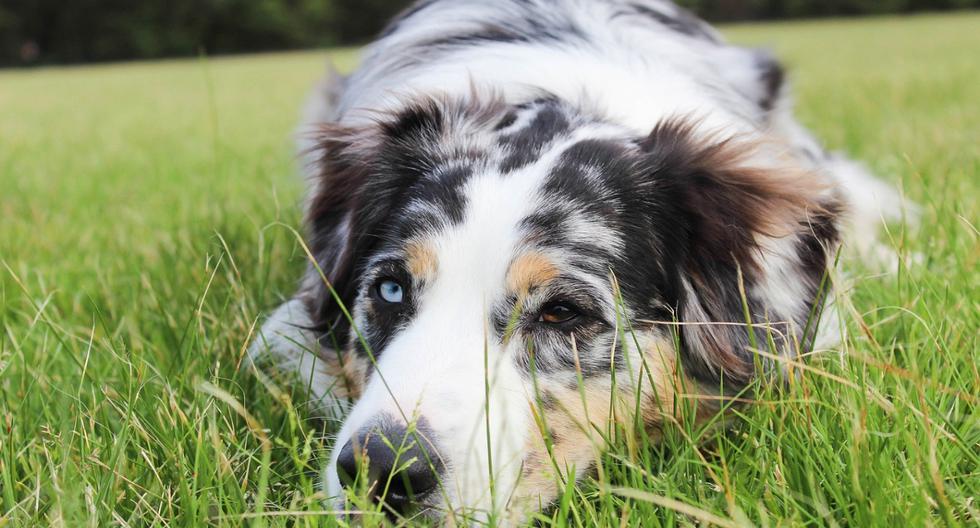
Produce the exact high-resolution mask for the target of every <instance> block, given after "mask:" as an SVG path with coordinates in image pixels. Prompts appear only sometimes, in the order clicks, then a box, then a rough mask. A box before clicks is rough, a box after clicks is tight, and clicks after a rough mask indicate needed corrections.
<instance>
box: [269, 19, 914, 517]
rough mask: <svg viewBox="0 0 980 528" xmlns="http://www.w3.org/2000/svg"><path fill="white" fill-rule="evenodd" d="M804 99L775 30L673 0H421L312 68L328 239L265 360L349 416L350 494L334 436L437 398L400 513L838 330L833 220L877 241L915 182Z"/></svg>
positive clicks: (430, 509) (460, 498) (534, 493)
mask: <svg viewBox="0 0 980 528" xmlns="http://www.w3.org/2000/svg"><path fill="white" fill-rule="evenodd" d="M789 107H790V104H789V102H788V96H787V89H786V86H785V79H784V75H783V69H782V67H781V66H780V65H779V63H778V62H776V60H775V59H774V58H773V57H772V56H771V55H770V54H769V53H767V52H765V51H760V50H754V49H744V48H739V47H734V46H730V45H728V44H726V43H725V42H724V41H723V40H722V38H721V37H720V36H719V35H718V34H717V33H716V32H715V31H714V30H713V29H712V28H710V27H709V26H707V25H706V24H704V23H703V22H701V21H700V20H698V19H696V18H695V17H693V16H692V15H691V14H689V13H687V12H686V11H683V10H681V9H679V8H677V7H676V6H674V5H673V4H671V3H669V2H666V1H659V0H530V1H518V0H499V1H495V2H484V1H480V0H428V1H421V2H418V3H417V4H415V5H414V6H413V7H412V8H410V9H408V10H407V11H405V12H404V13H403V14H402V15H401V16H399V17H398V18H397V19H396V20H394V21H393V22H392V23H391V25H390V26H389V28H388V29H387V30H386V31H385V32H384V34H383V35H382V36H381V37H380V38H379V39H378V41H377V42H375V43H374V44H373V45H372V46H371V47H370V48H369V49H368V50H367V51H366V53H365V56H364V60H363V62H362V64H361V66H360V68H359V69H358V70H357V71H356V72H355V73H354V74H353V75H351V76H350V77H348V78H346V79H339V78H336V77H334V78H332V79H330V80H328V81H325V82H324V83H322V84H321V85H320V86H319V87H318V89H317V91H316V93H315V94H314V96H313V98H312V99H311V101H310V102H309V104H308V105H307V109H306V112H305V118H304V120H305V121H304V126H303V131H302V138H303V139H302V140H301V145H300V147H301V152H302V153H303V161H304V167H305V170H306V173H307V176H308V178H309V181H310V191H309V197H308V200H307V204H306V211H307V236H308V243H309V246H310V248H311V250H312V253H313V255H314V256H315V258H316V263H315V264H312V263H311V265H310V267H309V271H308V272H307V274H306V277H305V278H304V280H303V282H302V284H301V286H300V288H299V291H298V292H297V294H296V296H295V297H294V298H293V300H290V301H289V302H287V303H286V304H285V305H283V307H281V308H280V309H279V310H277V311H276V312H275V313H274V314H273V315H272V316H271V317H270V318H269V320H268V322H267V323H266V324H265V326H264V327H263V329H262V332H261V333H260V336H259V339H257V340H256V342H255V343H254V344H253V347H252V357H254V358H265V359H272V360H273V361H274V363H275V364H276V365H278V367H279V368H282V369H286V370H293V371H297V372H298V373H299V376H300V377H301V379H302V380H303V381H304V382H305V383H307V384H309V385H310V386H311V389H312V391H313V393H314V395H315V396H316V399H317V401H322V402H324V405H325V407H326V408H328V409H330V410H331V412H336V413H339V414H343V413H346V418H345V420H344V423H343V427H342V428H341V429H340V432H339V434H338V436H337V440H336V445H335V449H334V455H333V457H332V459H331V461H330V463H329V465H328V467H327V468H326V469H325V473H324V475H325V477H324V478H325V483H326V489H327V491H328V493H329V495H330V496H331V497H332V500H335V501H336V504H337V505H338V507H340V506H342V505H343V502H344V497H345V494H344V489H343V488H344V486H343V485H342V482H345V481H344V480H342V478H341V477H342V476H343V475H339V474H338V470H337V467H336V466H337V464H338V460H339V459H342V458H344V457H345V456H349V455H350V453H351V452H352V451H357V449H359V448H360V447H359V446H364V445H375V444H376V442H373V441H372V440H371V439H370V438H371V437H370V434H371V433H372V432H382V433H383V432H384V431H381V430H380V429H379V428H381V429H384V428H391V427H392V425H391V424H396V425H397V428H399V430H401V431H402V432H404V430H405V428H406V427H408V428H409V429H411V428H412V424H414V423H417V422H418V421H420V420H422V421H424V423H425V428H424V430H425V436H426V438H425V441H424V442H422V444H424V445H425V446H426V448H425V450H424V453H422V455H424V456H425V457H426V458H430V462H432V463H430V464H429V466H430V467H431V468H432V469H433V470H436V471H437V472H438V477H439V482H440V484H439V486H438V487H437V488H436V489H433V490H426V491H425V493H410V497H409V498H408V500H400V501H398V502H397V504H396V503H395V501H394V500H393V499H390V498H385V499H384V500H386V501H390V504H389V506H391V505H394V506H392V507H389V508H388V509H389V511H390V512H391V513H392V514H393V515H396V514H408V513H412V512H415V511H418V512H421V513H423V514H425V515H429V516H433V517H442V516H455V515H457V514H458V513H460V512H463V513H467V514H473V515H475V518H476V519H480V518H484V516H486V515H487V514H488V513H489V512H491V511H495V512H497V513H499V514H502V513H503V512H504V511H507V512H509V513H508V517H505V520H512V521H516V520H520V519H522V518H523V517H524V516H525V515H526V513H527V512H529V511H531V510H532V509H535V508H541V507H544V506H546V505H547V504H549V503H550V502H551V501H552V500H553V499H554V498H555V496H556V494H557V493H558V489H557V485H556V483H557V482H558V478H557V476H558V475H556V472H559V473H563V474H565V475H566V476H567V475H570V476H571V477H572V478H579V477H581V476H583V475H586V474H587V473H588V471H589V469H590V468H591V467H592V465H593V463H594V461H595V460H596V457H597V456H598V454H599V453H600V452H601V450H602V440H601V435H596V434H595V431H603V430H606V429H607V428H608V427H611V426H613V425H614V424H615V423H632V422H631V421H638V422H640V423H642V424H643V425H644V426H645V429H646V431H648V434H652V435H655V434H656V431H657V430H659V428H661V427H662V426H663V424H664V422H665V420H666V419H667V417H671V418H673V417H675V416H678V415H680V414H681V413H680V412H679V407H680V405H679V404H678V403H677V401H676V398H675V397H676V396H677V395H678V394H680V393H702V394H705V395H710V396H713V397H714V398H708V399H706V401H718V400H719V399H718V398H717V396H719V395H720V396H727V395H732V394H734V393H736V392H737V391H739V389H741V388H743V387H745V386H746V385H747V384H749V383H750V382H752V381H753V380H754V379H756V378H757V377H758V376H760V375H767V374H776V373H778V372H780V370H781V367H782V365H781V363H782V362H781V361H780V359H779V358H781V357H792V356H796V355H799V354H801V353H805V352H807V351H809V350H812V349H813V348H814V347H826V346H830V345H832V344H833V343H832V338H829V337H828V336H832V335H833V334H834V333H837V329H836V328H835V326H836V325H834V324H833V323H832V319H833V318H834V310H833V306H832V305H830V304H829V303H828V302H827V300H826V299H827V288H828V283H827V272H828V265H829V263H830V262H831V261H832V260H831V259H832V256H833V255H834V254H835V252H836V251H837V248H838V245H839V244H840V242H841V238H842V233H845V232H856V233H859V234H860V235H861V236H860V239H858V240H857V241H856V242H857V243H858V244H871V242H870V241H871V236H870V235H869V230H873V227H874V226H875V225H876V223H877V222H880V219H881V218H882V217H886V218H892V217H895V215H897V213H898V205H899V201H898V199H897V197H896V194H895V193H894V192H893V191H892V190H891V189H890V188H888V187H887V186H885V185H883V184H881V183H879V182H878V181H877V180H875V179H873V178H872V177H871V176H870V175H868V174H867V173H866V172H865V171H863V170H862V169H861V168H860V167H859V166H857V165H856V164H854V163H853V162H851V161H848V160H846V159H844V158H842V157H839V156H837V155H833V154H829V153H827V152H825V151H824V150H823V149H822V148H821V147H820V146H819V144H818V143H817V142H816V141H815V140H814V139H813V138H812V137H811V136H810V134H809V133H808V132H807V131H806V130H804V129H803V128H802V127H801V126H800V125H799V124H797V123H796V121H795V120H794V119H793V117H792V115H791V113H790V110H789ZM878 204H882V205H878ZM847 211H850V218H852V219H853V220H854V225H856V226H857V228H855V229H852V230H849V229H848V228H846V227H845V222H844V218H845V212H847ZM392 283H394V284H395V285H397V286H398V288H397V291H399V292H400V293H399V297H398V299H399V300H398V302H394V303H392V302H390V301H389V300H388V299H387V298H386V297H385V296H384V294H383V293H382V290H381V289H380V288H382V287H384V285H385V284H388V285H389V286H390V284H392ZM566 309H570V312H566V311H565V310H566ZM568 313H572V314H573V315H574V317H572V318H571V319H569V320H560V319H564V316H566V315H568ZM555 314H557V315H555ZM348 316H350V318H349V317H348ZM818 321H822V323H821V324H818ZM828 321H831V322H830V323H829V324H828ZM828 326H829V327H830V330H829V331H827V330H826V328H827V327H828ZM822 328H823V329H825V330H824V331H821V329H822ZM624 329H627V330H628V331H624ZM637 398H639V400H640V401H638V402H637ZM344 402H350V403H352V404H353V405H352V406H349V405H348V404H347V403H344ZM348 407H350V408H349V409H348ZM716 407H717V406H716V405H709V404H704V403H702V404H701V405H700V406H699V408H698V409H697V412H696V414H695V416H697V417H700V419H703V418H705V417H708V416H711V414H712V413H713V412H714V411H715V409H716ZM348 410H349V412H348ZM379 424H383V427H382V426H381V425H379ZM543 424H544V425H543ZM399 434H402V433H399ZM488 438H489V441H488V440H487V439H488ZM348 445H349V446H351V447H350V448H348V449H347V451H346V452H347V455H345V454H344V449H342V448H344V447H345V446H348ZM413 452H414V453H416V454H418V453H419V452H418V451H413ZM364 454H365V453H361V454H360V456H358V460H360V459H361V458H362V456H363V455H364ZM366 454H367V455H368V456H373V455H372V454H371V453H370V452H367V453H366ZM419 456H421V455H419ZM416 458H418V457H416ZM552 459H553V460H554V461H555V463H551V460H552ZM340 462H341V465H344V464H345V461H343V460H341V461H340ZM347 462H349V461H347ZM366 463H367V464H368V466H369V467H371V468H374V466H372V465H371V464H370V462H366ZM413 466H414V463H413ZM491 471H492V473H493V477H494V478H493V480H494V482H495V486H494V487H493V489H491V488H490V485H489V482H490V474H491ZM341 473H342V472H341ZM370 476H371V477H372V478H374V479H375V480H380V481H382V483H381V484H377V486H378V487H377V488H376V491H375V493H376V494H377V495H378V496H379V499H378V500H382V499H381V496H382V495H384V492H383V491H381V489H382V488H384V484H383V481H384V480H385V478H386V475H385V474H381V475H380V476H379V475H378V474H377V473H376V472H374V473H370ZM348 477H350V475H348ZM368 484H369V485H372V484H374V483H373V482H369V483H368ZM402 499H404V497H402Z"/></svg>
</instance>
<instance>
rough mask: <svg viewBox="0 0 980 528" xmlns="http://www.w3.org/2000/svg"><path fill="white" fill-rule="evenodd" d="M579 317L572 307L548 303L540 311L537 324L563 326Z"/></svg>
mask: <svg viewBox="0 0 980 528" xmlns="http://www.w3.org/2000/svg"><path fill="white" fill-rule="evenodd" d="M578 316H579V312H578V310H576V309H575V307H574V306H571V305H569V304H565V303H550V304H548V305H546V306H545V307H544V308H542V309H541V313H540V314H539V315H538V322H540V323H547V324H553V325H557V324H564V323H567V322H569V321H572V320H574V319H575V318H576V317H578Z"/></svg>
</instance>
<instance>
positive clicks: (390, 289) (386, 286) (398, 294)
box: [378, 279, 405, 304]
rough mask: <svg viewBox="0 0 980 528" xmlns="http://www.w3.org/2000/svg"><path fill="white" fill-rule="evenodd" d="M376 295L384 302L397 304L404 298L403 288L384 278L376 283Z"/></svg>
mask: <svg viewBox="0 0 980 528" xmlns="http://www.w3.org/2000/svg"><path fill="white" fill-rule="evenodd" d="M378 297H381V300H383V301H384V302H388V303H392V304H399V303H401V302H402V300H403V299H404V298H405V290H404V289H403V288H402V285H401V284H398V283H397V282H395V281H393V280H391V279H386V280H383V281H381V282H379V283H378Z"/></svg>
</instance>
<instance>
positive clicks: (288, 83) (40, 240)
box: [0, 13, 980, 527]
mask: <svg viewBox="0 0 980 528" xmlns="http://www.w3.org/2000/svg"><path fill="white" fill-rule="evenodd" d="M978 27H980V15H978V14H976V13H966V14H964V13H961V14H955V15H948V16H924V17H915V18H905V19H898V18H894V19H891V18H883V19H864V20H860V21H823V22H802V23H792V24H773V25H743V26H737V27H731V28H727V33H728V34H729V35H730V36H731V37H732V38H733V39H734V40H736V41H739V42H744V43H751V44H757V45H768V46H771V47H773V48H775V49H776V50H777V51H778V52H779V54H780V55H781V56H783V57H784V58H785V59H786V60H787V62H788V64H789V65H790V67H791V71H792V75H793V78H794V79H795V81H796V83H795V84H796V88H797V93H798V100H799V107H800V109H799V113H800V116H801V118H802V120H803V121H804V122H805V123H806V124H807V125H809V126H811V127H812V128H813V129H814V130H815V131H816V133H817V134H818V135H819V136H820V137H821V138H822V139H824V140H825V141H826V143H827V144H828V145H830V146H831V147H833V148H835V149H841V150H845V151H847V152H849V153H851V154H852V155H854V156H856V157H857V158H859V159H862V160H866V161H867V162H868V163H869V164H870V165H871V166H872V167H873V168H874V170H875V171H876V172H877V173H879V174H882V175H884V176H885V177H887V178H888V179H889V180H891V181H893V182H895V183H896V184H897V185H900V186H901V187H902V188H903V189H904V190H905V192H906V193H907V194H908V195H909V196H910V197H912V198H913V199H914V200H916V201H918V202H919V203H920V204H922V206H923V218H922V222H921V224H922V225H921V228H919V229H917V230H913V231H906V230H903V229H900V228H896V229H893V230H892V231H891V232H890V235H889V237H888V238H889V239H890V241H891V243H892V244H893V245H894V246H896V247H898V248H900V251H902V252H908V251H914V252H918V253H921V254H922V255H923V256H924V259H923V261H922V262H921V263H920V264H918V265H915V266H913V267H912V268H911V269H905V268H903V269H901V270H900V272H899V274H898V275H897V276H882V275H880V274H878V273H876V272H874V271H873V270H865V269H862V268H861V267H860V266H857V267H850V268H849V277H850V279H851V281H850V282H852V283H853V285H852V286H848V287H846V288H845V292H844V294H843V296H842V302H843V303H844V304H845V305H846V306H847V307H848V311H847V317H846V325H847V327H848V328H849V330H850V333H849V335H850V337H848V338H847V340H846V343H845V346H844V349H845V350H846V352H847V353H846V354H844V355H823V356H819V357H814V358H811V360H810V361H809V363H808V368H809V370H807V371H805V372H804V373H803V375H802V376H801V378H800V379H799V381H798V382H796V383H793V384H792V386H791V387H790V388H789V389H787V390H785V391H782V392H781V393H775V392H772V391H768V390H766V389H760V393H759V394H758V395H757V397H758V398H759V399H760V403H759V404H757V405H751V406H748V407H746V408H743V409H742V410H740V411H739V412H738V414H739V416H740V419H739V420H737V421H736V422H735V425H734V426H733V427H732V428H731V429H729V430H714V431H702V430H683V429H678V430H676V431H672V432H669V434H668V435H667V438H666V440H665V441H664V442H663V443H662V444H660V445H655V446H651V445H647V442H645V441H643V439H642V438H640V439H639V440H637V439H636V438H630V435H623V436H621V438H620V440H617V441H616V442H615V445H614V446H613V447H612V449H611V450H610V453H609V454H608V455H607V456H606V457H604V459H603V464H602V465H601V469H602V470H601V471H600V475H599V478H598V479H597V481H596V482H593V483H586V484H583V485H581V486H579V487H568V488H567V491H566V493H565V494H564V496H563V498H562V500H560V501H559V504H558V506H557V507H556V508H555V510H554V511H551V512H547V513H545V514H542V515H541V516H540V519H538V522H539V524H541V525H544V526H551V525H554V526H561V525H565V524H566V523H567V524H573V525H587V526H592V525H600V526H635V525H640V524H642V525H644V526H691V525H698V524H706V525H710V524H717V525H720V526H743V525H761V526H795V525H813V526H898V525H908V526H924V525H934V526H938V525H974V526H975V525H976V524H977V523H978V522H980V502H978V494H980V404H978V398H980V373H978V366H977V364H978V359H980V354H978V348H977V345H978V342H977V341H978V322H980V294H978V286H980V285H978V272H977V269H978V257H980V245H978V231H977V225H978V212H980V211H978V204H977V202H978V196H980V142H978V138H980V106H978V105H977V86H980V69H978V68H977V62H976V61H977V59H976V50H978V49H980V31H977V28H978ZM328 55H331V56H332V57H334V58H335V59H337V60H338V61H339V62H340V64H341V67H342V69H349V68H351V67H352V66H353V63H354V60H355V59H354V55H353V54H352V53H351V52H349V51H336V52H329V53H328ZM322 61H323V54H322V53H297V54H283V55H263V56H254V57H241V58H222V59H210V60H185V61H172V62H171V61H168V62H155V63H136V64H123V65H109V66H96V67H82V68H51V69H38V70H31V71H6V72H0V329H2V331H0V526H3V525H10V526H32V525H56V526H69V527H73V526H109V525H121V526H145V525H175V526H200V525H225V526H228V525H232V526H233V525H239V524H242V523H243V522H244V521H245V519H249V522H252V523H254V524H256V525H261V524H265V525H269V526H308V525H332V524H334V523H336V522H337V521H336V519H335V518H334V517H332V516H330V515H327V514H324V513H323V512H322V508H323V506H322V503H321V499H322V498H323V497H322V495H321V494H320V493H318V487H317V486H318V484H317V471H318V469H319V468H320V466H321V465H322V464H323V463H324V462H325V461H326V456H327V453H328V449H329V445H330V437H329V431H330V426H329V425H328V426H327V427H326V428H321V427H320V425H318V424H317V423H316V422H315V421H313V420H311V419H310V412H309V409H308V406H306V405H304V401H305V396H304V395H303V393H302V392H298V391H291V390H289V389H288V388H286V387H279V389H280V390H276V388H275V387H265V386H263V385H261V384H260V383H258V382H257V381H256V380H255V379H254V378H253V377H252V376H249V375H247V374H242V373H240V372H239V371H238V370H237V366H238V365H239V363H240V361H241V359H242V353H243V347H244V346H245V343H246V341H247V339H248V336H249V335H250V333H251V332H252V331H253V325H254V324H255V322H256V320H257V318H258V317H259V315H260V314H261V313H262V312H263V311H264V310H267V309H269V308H270V307H273V306H274V305H276V304H277V302H279V301H280V300H281V299H282V297H283V296H284V295H288V294H290V293H291V291H292V288H293V286H294V284H295V281H296V279H297V278H298V276H299V272H300V270H301V268H302V266H303V255H302V252H301V250H300V247H299V245H298V243H297V240H296V237H295V236H294V234H293V232H292V231H291V229H290V228H295V227H297V226H298V225H299V216H300V215H299V211H298V207H297V204H298V201H299V199H300V196H301V186H300V183H299V181H298V179H297V178H296V177H294V163H293V158H292V153H291V146H290V142H289V135H290V132H291V128H292V126H293V125H294V123H295V120H296V119H295V118H296V115H297V109H298V106H299V104H300V102H301V100H302V98H303V97H304V95H305V93H306V91H307V89H308V88H309V87H310V85H311V83H312V82H313V81H314V79H315V78H316V77H317V76H318V75H319V74H320V72H321V71H322Z"/></svg>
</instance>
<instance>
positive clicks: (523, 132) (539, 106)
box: [499, 100, 570, 172]
mask: <svg viewBox="0 0 980 528" xmlns="http://www.w3.org/2000/svg"><path fill="white" fill-rule="evenodd" d="M535 106H536V110H537V113H536V114H535V116H534V118H533V119H532V120H531V122H530V123H529V124H528V125H527V126H526V127H524V128H522V129H520V130H518V131H516V132H514V133H512V134H507V135H504V136H502V137H501V138H500V140H499V143H500V145H502V146H505V147H507V149H508V152H509V154H508V155H507V156H506V157H505V158H504V160H503V161H502V162H501V164H500V170H501V172H511V171H514V170H517V169H519V168H521V167H525V166H527V165H528V164H530V163H531V162H533V161H534V160H536V159H537V158H538V157H539V156H540V154H541V151H542V150H543V149H544V147H545V146H546V145H548V144H549V143H551V142H552V141H553V140H554V139H555V138H556V137H557V136H558V135H560V134H562V133H564V132H566V131H568V127H569V125H570V123H569V121H568V118H567V117H566V116H565V113H564V111H563V109H562V107H561V106H560V105H559V104H558V103H557V102H555V101H552V100H546V101H543V102H537V103H535Z"/></svg>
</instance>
